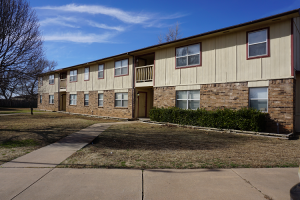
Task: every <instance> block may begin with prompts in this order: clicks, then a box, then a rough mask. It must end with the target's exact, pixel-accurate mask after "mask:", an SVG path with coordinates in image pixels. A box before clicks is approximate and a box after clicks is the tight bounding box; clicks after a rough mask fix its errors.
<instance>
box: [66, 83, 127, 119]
mask: <svg viewBox="0 0 300 200" xmlns="http://www.w3.org/2000/svg"><path fill="white" fill-rule="evenodd" d="M132 91H133V90H132V89H128V107H126V108H116V107H115V92H114V90H105V91H104V92H103V96H104V97H103V107H98V91H90V92H89V105H88V106H84V92H77V105H69V104H70V93H67V95H66V104H67V105H66V112H71V113H81V114H90V115H99V116H108V117H120V118H132Z"/></svg>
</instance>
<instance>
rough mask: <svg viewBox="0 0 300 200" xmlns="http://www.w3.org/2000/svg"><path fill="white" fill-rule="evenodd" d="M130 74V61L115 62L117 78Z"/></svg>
mask: <svg viewBox="0 0 300 200" xmlns="http://www.w3.org/2000/svg"><path fill="white" fill-rule="evenodd" d="M127 74H128V59H125V60H119V61H116V62H115V76H121V75H127Z"/></svg>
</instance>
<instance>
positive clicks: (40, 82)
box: [39, 77, 43, 86]
mask: <svg viewBox="0 0 300 200" xmlns="http://www.w3.org/2000/svg"><path fill="white" fill-rule="evenodd" d="M39 84H40V86H42V85H43V77H40V81H39Z"/></svg>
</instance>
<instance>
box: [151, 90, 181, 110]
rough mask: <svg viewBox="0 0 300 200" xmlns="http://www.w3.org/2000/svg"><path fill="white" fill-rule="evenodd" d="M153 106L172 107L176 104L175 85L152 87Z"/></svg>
mask: <svg viewBox="0 0 300 200" xmlns="http://www.w3.org/2000/svg"><path fill="white" fill-rule="evenodd" d="M153 95H154V96H153V106H154V107H158V108H161V107H164V108H167V107H174V106H176V90H175V87H155V88H153Z"/></svg>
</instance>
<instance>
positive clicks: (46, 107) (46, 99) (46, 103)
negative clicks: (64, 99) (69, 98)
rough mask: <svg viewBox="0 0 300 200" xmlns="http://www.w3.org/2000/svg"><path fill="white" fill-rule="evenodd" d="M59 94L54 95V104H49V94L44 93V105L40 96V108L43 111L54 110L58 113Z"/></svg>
mask: <svg viewBox="0 0 300 200" xmlns="http://www.w3.org/2000/svg"><path fill="white" fill-rule="evenodd" d="M58 98H59V95H58V92H55V93H54V104H49V93H43V94H42V103H40V94H39V95H38V100H37V101H38V108H39V109H42V110H52V111H58V108H59V106H58V105H59V104H58V102H59V101H58Z"/></svg>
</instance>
